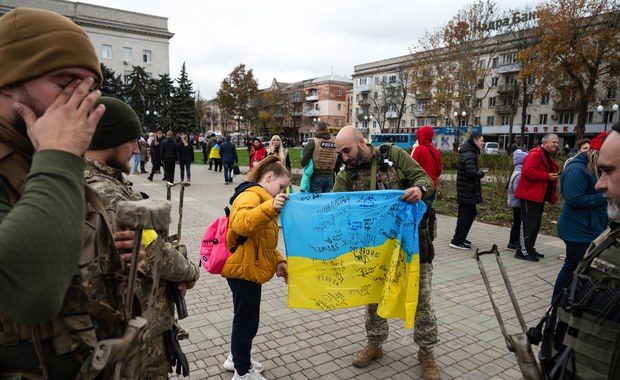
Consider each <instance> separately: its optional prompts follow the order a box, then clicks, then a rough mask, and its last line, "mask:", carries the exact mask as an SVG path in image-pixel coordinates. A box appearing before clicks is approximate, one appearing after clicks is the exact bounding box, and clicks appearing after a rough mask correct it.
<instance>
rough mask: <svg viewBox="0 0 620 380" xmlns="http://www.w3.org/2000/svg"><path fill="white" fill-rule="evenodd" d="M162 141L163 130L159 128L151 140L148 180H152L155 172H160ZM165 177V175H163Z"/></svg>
mask: <svg viewBox="0 0 620 380" xmlns="http://www.w3.org/2000/svg"><path fill="white" fill-rule="evenodd" d="M163 142H164V132H163V131H161V130H159V131H157V133H155V136H153V140H152V141H151V144H150V147H151V164H152V165H153V167H152V168H151V174H149V177H148V180H149V181H152V180H153V176H154V175H155V174H160V172H161V143H163ZM164 178H165V176H164Z"/></svg>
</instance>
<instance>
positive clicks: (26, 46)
mask: <svg viewBox="0 0 620 380" xmlns="http://www.w3.org/2000/svg"><path fill="white" fill-rule="evenodd" d="M68 67H81V68H84V69H87V70H90V71H92V72H93V73H95V74H96V75H97V78H98V79H99V83H101V81H102V80H103V76H102V75H101V69H100V67H99V58H98V57H97V53H96V52H95V48H94V47H93V44H92V43H91V42H90V39H89V38H88V35H87V34H86V32H84V30H82V29H81V28H80V27H79V26H77V25H76V24H75V23H74V22H73V21H71V20H69V19H68V18H67V17H64V16H61V15H59V14H57V13H54V12H50V11H45V10H42V9H33V8H15V9H13V10H12V11H10V12H8V13H7V14H5V15H4V16H2V17H0V88H2V87H5V86H7V85H9V84H13V83H17V82H21V81H24V80H27V79H32V78H36V77H39V76H41V75H44V74H47V73H49V72H51V71H55V70H59V69H62V68H68Z"/></svg>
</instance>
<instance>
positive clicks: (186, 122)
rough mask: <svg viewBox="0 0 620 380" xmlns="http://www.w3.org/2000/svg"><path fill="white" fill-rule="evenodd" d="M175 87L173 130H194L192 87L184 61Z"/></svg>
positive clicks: (194, 109)
mask: <svg viewBox="0 0 620 380" xmlns="http://www.w3.org/2000/svg"><path fill="white" fill-rule="evenodd" d="M176 81H177V88H176V92H175V93H174V96H173V97H172V122H173V128H172V129H173V130H174V131H175V132H186V133H190V132H196V131H197V126H196V102H195V99H194V88H193V84H192V81H191V80H189V77H188V74H187V70H186V69H185V63H183V66H181V74H180V75H179V77H178V78H177V79H176Z"/></svg>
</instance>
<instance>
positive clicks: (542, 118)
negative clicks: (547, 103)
mask: <svg viewBox="0 0 620 380" xmlns="http://www.w3.org/2000/svg"><path fill="white" fill-rule="evenodd" d="M538 124H540V125H545V124H547V114H546V113H541V114H540V115H538Z"/></svg>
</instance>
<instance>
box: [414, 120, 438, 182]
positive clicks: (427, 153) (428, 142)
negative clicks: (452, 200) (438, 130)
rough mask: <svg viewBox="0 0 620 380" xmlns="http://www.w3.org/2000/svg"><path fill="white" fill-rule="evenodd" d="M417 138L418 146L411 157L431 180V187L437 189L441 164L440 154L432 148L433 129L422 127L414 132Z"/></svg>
mask: <svg viewBox="0 0 620 380" xmlns="http://www.w3.org/2000/svg"><path fill="white" fill-rule="evenodd" d="M416 135H417V137H418V143H419V144H420V145H418V146H417V147H415V149H413V151H412V152H411V157H413V159H414V160H416V162H417V163H418V164H420V166H421V167H422V169H424V171H425V172H426V174H428V176H429V177H431V179H432V180H433V185H434V186H435V189H437V178H438V177H439V176H440V175H441V173H442V169H443V164H442V162H441V154H440V153H439V151H438V150H437V149H436V148H435V147H434V146H433V128H432V127H428V126H424V127H422V128H420V129H418V131H417V132H416Z"/></svg>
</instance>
